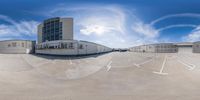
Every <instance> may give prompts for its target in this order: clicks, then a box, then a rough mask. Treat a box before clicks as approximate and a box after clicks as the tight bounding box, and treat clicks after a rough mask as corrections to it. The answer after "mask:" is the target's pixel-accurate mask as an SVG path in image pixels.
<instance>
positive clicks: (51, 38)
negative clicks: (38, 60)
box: [36, 17, 112, 55]
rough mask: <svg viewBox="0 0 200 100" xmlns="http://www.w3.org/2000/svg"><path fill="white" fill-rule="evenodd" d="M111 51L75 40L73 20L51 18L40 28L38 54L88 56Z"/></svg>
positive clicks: (98, 45) (101, 46)
mask: <svg viewBox="0 0 200 100" xmlns="http://www.w3.org/2000/svg"><path fill="white" fill-rule="evenodd" d="M110 51H112V49H111V48H109V47H106V46H103V45H100V44H96V43H92V42H87V41H78V40H73V19H72V18H59V17H56V18H50V19H47V20H45V21H44V22H43V23H41V24H40V25H39V26H38V44H37V45H36V53H38V54H50V55H88V54H99V53H105V52H110Z"/></svg>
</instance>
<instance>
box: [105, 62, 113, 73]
mask: <svg viewBox="0 0 200 100" xmlns="http://www.w3.org/2000/svg"><path fill="white" fill-rule="evenodd" d="M111 64H112V61H110V62H109V63H108V65H107V66H106V68H107V70H106V71H109V70H110V69H111V67H112V66H111Z"/></svg>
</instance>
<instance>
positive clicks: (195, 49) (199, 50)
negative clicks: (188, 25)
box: [192, 42, 200, 53]
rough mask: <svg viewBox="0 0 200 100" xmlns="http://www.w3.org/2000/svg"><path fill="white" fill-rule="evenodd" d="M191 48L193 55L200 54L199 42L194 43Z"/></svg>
mask: <svg viewBox="0 0 200 100" xmlns="http://www.w3.org/2000/svg"><path fill="white" fill-rule="evenodd" d="M192 48H193V53H200V42H194V44H193V47H192Z"/></svg>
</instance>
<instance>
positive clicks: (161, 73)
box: [153, 55, 168, 75]
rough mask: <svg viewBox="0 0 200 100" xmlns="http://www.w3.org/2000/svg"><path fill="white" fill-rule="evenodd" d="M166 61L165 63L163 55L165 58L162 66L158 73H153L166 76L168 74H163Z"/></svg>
mask: <svg viewBox="0 0 200 100" xmlns="http://www.w3.org/2000/svg"><path fill="white" fill-rule="evenodd" d="M166 61H167V56H166V55H165V58H164V61H163V64H162V67H161V69H160V71H159V72H153V73H155V74H160V75H168V73H163V70H164V67H165V64H166Z"/></svg>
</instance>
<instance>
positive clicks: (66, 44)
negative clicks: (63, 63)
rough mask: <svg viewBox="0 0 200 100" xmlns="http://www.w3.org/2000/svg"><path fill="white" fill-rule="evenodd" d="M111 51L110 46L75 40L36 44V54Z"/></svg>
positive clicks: (85, 53) (82, 53) (81, 53)
mask: <svg viewBox="0 0 200 100" xmlns="http://www.w3.org/2000/svg"><path fill="white" fill-rule="evenodd" d="M111 51H112V49H111V48H109V47H106V46H103V45H100V44H96V43H92V42H87V41H77V40H57V41H48V42H42V43H39V44H37V45H36V53H37V54H50V55H88V54H99V53H106V52H111Z"/></svg>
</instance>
